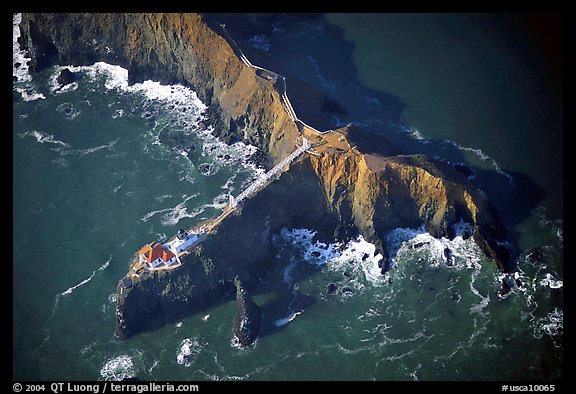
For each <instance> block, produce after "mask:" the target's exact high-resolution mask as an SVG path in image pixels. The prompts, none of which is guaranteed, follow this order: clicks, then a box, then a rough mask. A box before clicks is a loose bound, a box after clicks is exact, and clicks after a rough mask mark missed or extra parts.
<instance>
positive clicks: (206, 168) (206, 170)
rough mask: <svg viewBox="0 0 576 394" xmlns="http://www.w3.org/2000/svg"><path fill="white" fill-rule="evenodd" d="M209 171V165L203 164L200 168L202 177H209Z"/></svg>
mask: <svg viewBox="0 0 576 394" xmlns="http://www.w3.org/2000/svg"><path fill="white" fill-rule="evenodd" d="M211 169H212V168H211V167H210V164H203V165H201V166H200V171H202V174H204V175H209V174H210V170H211Z"/></svg>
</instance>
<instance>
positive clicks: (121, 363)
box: [100, 354, 136, 381]
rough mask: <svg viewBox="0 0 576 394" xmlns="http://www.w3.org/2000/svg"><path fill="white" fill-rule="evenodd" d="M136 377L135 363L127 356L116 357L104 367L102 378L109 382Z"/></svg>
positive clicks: (101, 373) (101, 372) (101, 371)
mask: <svg viewBox="0 0 576 394" xmlns="http://www.w3.org/2000/svg"><path fill="white" fill-rule="evenodd" d="M135 375H136V370H135V368H134V362H133V361H132V358H131V357H130V356H128V355H126V354H122V355H120V356H117V357H114V358H112V359H110V360H108V361H106V363H105V364H104V365H103V366H102V369H101V370H100V376H101V377H102V378H103V379H104V380H107V381H111V380H112V381H119V380H123V379H127V378H133V377H134V376H135Z"/></svg>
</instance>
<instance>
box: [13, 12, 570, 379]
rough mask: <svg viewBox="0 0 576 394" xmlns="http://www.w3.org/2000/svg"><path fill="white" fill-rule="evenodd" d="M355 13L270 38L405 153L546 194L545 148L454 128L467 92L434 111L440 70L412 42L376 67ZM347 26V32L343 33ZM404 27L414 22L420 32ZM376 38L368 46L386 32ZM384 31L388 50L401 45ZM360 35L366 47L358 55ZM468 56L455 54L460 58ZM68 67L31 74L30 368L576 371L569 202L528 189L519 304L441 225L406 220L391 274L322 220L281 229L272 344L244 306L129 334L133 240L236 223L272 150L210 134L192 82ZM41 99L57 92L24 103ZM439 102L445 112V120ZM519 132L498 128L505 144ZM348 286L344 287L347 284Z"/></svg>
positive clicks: (253, 375) (455, 373)
mask: <svg viewBox="0 0 576 394" xmlns="http://www.w3.org/2000/svg"><path fill="white" fill-rule="evenodd" d="M356 18H357V16H348V18H345V17H343V16H330V15H329V16H327V20H328V22H330V23H328V22H327V21H326V20H325V19H324V18H323V17H319V18H318V19H316V20H314V19H313V20H310V19H304V18H303V19H302V20H299V19H298V18H291V19H288V20H286V21H284V23H283V24H280V25H278V26H277V29H276V30H275V33H274V34H273V35H272V36H270V37H266V38H265V40H267V41H266V42H268V43H269V45H270V48H269V51H270V53H272V54H273V55H274V56H275V57H277V58H278V59H279V60H280V61H282V63H283V65H285V66H286V68H287V69H288V70H289V71H290V72H291V73H293V74H295V75H298V76H300V77H301V78H303V79H305V80H307V81H308V82H310V83H312V84H314V85H316V86H318V87H319V88H321V89H325V90H326V91H327V92H331V93H332V95H333V96H335V97H346V98H347V99H348V100H349V101H353V102H345V100H344V99H342V101H344V102H345V104H346V108H348V109H349V112H348V115H347V118H350V119H347V118H346V119H345V118H343V119H336V120H335V121H342V122H345V121H350V120H351V119H352V120H354V121H357V122H362V123H366V124H371V125H380V124H381V125H382V126H383V130H385V131H386V133H387V136H388V137H389V138H391V139H394V141H395V142H397V143H398V144H399V145H401V146H402V147H404V149H412V150H414V151H420V150H421V151H430V152H434V153H433V154H434V155H437V156H439V157H440V158H445V159H448V160H455V159H458V160H460V161H463V160H468V164H470V165H471V166H472V167H473V168H474V169H475V170H476V174H477V178H476V179H477V180H478V181H479V182H484V184H483V185H484V187H485V189H486V192H487V193H488V194H489V195H491V194H494V192H493V191H492V190H493V189H492V188H491V187H492V186H493V185H494V184H497V183H499V182H500V183H502V184H504V185H505V186H504V187H505V188H510V189H511V190H512V188H513V187H512V184H513V183H514V182H516V183H517V184H518V186H517V187H516V188H517V189H520V190H519V191H517V192H515V191H514V190H513V192H512V193H513V196H515V197H516V196H518V195H521V194H522V193H521V192H524V191H525V190H524V189H523V188H522V187H524V185H525V184H528V185H529V186H530V187H533V186H532V185H531V184H530V183H529V182H528V181H522V182H521V180H523V179H524V178H523V177H522V175H521V174H524V175H525V176H528V175H529V174H530V175H531V176H530V177H529V178H530V179H533V180H534V181H535V182H538V183H539V184H541V185H542V187H544V186H546V183H545V182H544V183H542V182H541V178H542V177H539V176H537V175H532V173H531V171H530V168H531V167H530V166H532V165H533V164H524V161H523V159H522V157H526V155H529V154H530V153H529V151H527V150H525V149H519V148H518V149H517V147H516V146H512V145H514V143H513V141H512V140H513V139H514V138H516V137H514V136H511V137H504V136H503V137H502V138H510V139H511V141H512V142H510V145H511V146H510V149H508V150H506V151H505V152H504V153H502V152H501V151H499V150H498V149H495V148H494V146H496V145H497V146H501V145H502V144H501V143H500V144H496V143H486V144H483V143H484V142H485V141H484V139H481V138H480V139H479V138H478V135H472V134H474V133H477V131H476V130H477V129H470V130H468V131H466V132H465V131H461V132H458V133H456V132H455V131H454V130H455V129H454V128H452V129H450V128H449V127H446V128H444V127H442V124H443V123H442V122H443V121H442V119H447V120H445V121H446V122H448V123H449V121H450V119H451V116H452V115H451V112H450V111H458V110H457V109H454V108H447V107H449V106H450V105H449V101H448V99H446V100H444V101H442V105H438V106H437V111H433V110H430V111H429V112H427V109H426V108H422V109H419V108H420V104H421V103H422V102H426V103H427V104H426V105H427V106H430V107H431V108H432V107H434V103H438V98H437V95H432V97H428V99H426V92H421V93H418V94H421V95H422V96H421V97H417V96H418V95H417V94H416V95H413V94H412V93H410V92H411V89H412V88H411V87H410V84H408V82H406V81H407V80H408V79H410V78H409V76H410V75H412V76H413V78H414V79H416V77H415V76H416V75H417V76H418V79H420V80H421V81H427V80H428V79H429V78H431V77H430V75H423V74H420V73H418V69H414V68H410V67H406V66H405V67H402V61H403V59H406V56H405V52H402V51H400V52H396V53H394V52H393V51H391V52H390V53H389V54H388V55H387V57H386V60H387V61H386V62H385V61H383V60H382V59H377V60H378V61H380V62H381V63H387V62H388V61H390V62H392V63H393V64H396V67H395V69H394V66H393V65H389V67H391V69H390V70H387V72H386V75H387V78H383V77H379V76H378V73H377V72H376V71H375V70H376V69H379V67H381V66H378V67H376V69H372V71H371V72H370V70H369V69H367V68H366V67H367V66H366V65H365V64H364V63H363V61H364V62H365V63H369V62H372V61H375V60H370V59H369V58H370V51H369V52H368V53H364V54H362V52H361V44H359V43H360V42H362V33H361V32H359V27H358V26H359V25H361V26H369V25H370V24H369V22H367V21H366V20H361V21H360V22H359V20H358V19H356ZM387 18H389V17H387ZM392 19H393V18H392ZM332 23H338V25H339V26H343V27H344V33H343V32H342V30H341V29H340V28H339V27H337V26H335V25H334V24H332ZM370 23H372V29H373V30H375V29H381V30H382V31H383V32H386V29H384V26H385V25H384V24H382V23H381V22H378V21H371V22H370ZM397 23H399V24H400V25H401V26H400V27H397V28H398V29H399V31H400V32H402V31H404V32H405V34H408V33H409V32H410V31H411V30H410V29H408V28H407V27H406V26H405V25H402V24H401V23H400V22H397ZM464 25H466V24H464ZM387 26H390V24H388V25H387ZM402 26H404V27H402ZM464 27H465V26H464ZM464 27H462V29H464ZM471 30H472V28H471ZM435 31H436V30H433V29H431V30H430V31H429V32H428V33H429V34H428V35H429V36H430V39H431V40H432V39H434V38H435V39H437V40H438V41H439V42H440V41H443V40H444V38H445V37H444V36H442V35H441V34H439V36H438V37H434V32H435ZM363 34H364V39H365V40H366V41H368V39H367V36H369V33H368V32H365V33H363ZM411 34H412V33H411ZM408 36H410V34H408ZM384 38H385V37H384ZM384 38H382V39H381V42H372V45H371V47H372V48H387V46H398V45H399V44H398V43H394V44H392V43H390V39H388V40H386V39H384ZM399 38H401V37H398V36H395V39H396V40H397V39H399ZM351 39H352V40H355V41H356V42H357V44H356V45H357V51H358V52H356V51H350V50H351V46H350V41H348V40H351ZM405 40H406V41H407V42H409V41H410V38H409V37H407V38H405ZM456 48H457V47H456ZM337 50H340V51H342V52H337V54H339V55H341V56H343V57H342V59H343V61H342V62H340V64H339V65H340V66H341V68H340V69H338V68H336V67H334V66H333V63H331V62H330V61H329V59H330V58H331V57H332V58H333V56H334V53H335V52H334V51H337ZM455 50H456V49H455ZM461 51H464V50H463V49H461ZM371 52H373V54H374V53H380V52H381V51H375V50H372V51H371ZM382 52H384V49H382ZM407 52H410V51H407ZM295 53H299V54H300V56H299V57H296V56H293V55H294V54H295ZM359 53H360V54H359ZM386 53H388V52H387V51H386ZM344 56H346V57H344ZM460 57H463V56H460ZM457 58H458V57H456V60H457ZM456 60H455V59H454V58H448V59H444V62H446V63H447V64H446V67H448V66H449V63H451V62H456ZM353 66H354V67H353ZM512 66H513V63H512V65H511V67H512ZM413 67H416V66H413ZM452 67H454V69H455V70H458V68H459V67H460V66H458V65H453V66H452ZM355 69H357V71H355V72H357V74H355V73H352V70H355ZM362 70H364V71H362ZM366 70H368V71H366ZM400 70H403V72H402V73H401V72H400ZM20 71H21V70H20ZM58 72H59V70H58V69H57V68H53V69H48V70H46V71H44V72H43V73H41V74H39V75H34V76H33V79H32V80H28V78H27V77H25V76H22V75H21V74H18V72H15V74H18V81H16V82H14V94H13V234H14V237H13V251H14V254H13V255H14V258H13V323H12V324H13V338H12V343H13V371H12V376H13V379H14V380H111V379H121V378H126V377H136V378H140V379H144V380H148V379H151V380H159V381H164V380H206V379H208V380H498V379H535V380H545V379H554V378H560V377H562V376H563V372H562V350H563V349H562V345H563V340H562V330H563V270H562V265H563V257H562V255H563V238H562V237H563V230H562V228H563V222H562V220H561V214H560V216H558V214H557V212H562V211H561V208H560V210H559V211H558V210H557V209H558V207H557V206H556V207H555V208H554V201H553V199H546V198H545V199H540V200H538V201H537V203H534V204H527V203H524V202H522V201H520V202H519V203H518V206H519V207H520V208H521V209H520V208H518V211H521V212H518V213H516V214H513V213H510V214H509V215H508V216H506V217H507V218H509V219H510V220H513V224H514V225H515V226H516V227H515V228H517V229H520V230H517V231H518V232H519V233H520V234H521V236H519V237H518V244H519V246H518V247H517V253H518V257H519V265H518V271H517V275H516V278H517V279H518V280H519V281H520V283H521V284H522V285H521V287H518V288H515V289H514V291H513V294H512V295H511V296H510V297H509V298H508V299H506V300H504V301H501V302H499V301H497V299H496V292H497V290H498V287H499V284H500V280H501V275H500V274H499V273H498V272H497V271H496V269H495V267H494V265H493V264H492V263H491V262H490V261H488V260H487V259H486V258H485V257H484V256H482V254H481V253H480V251H479V250H478V248H477V247H476V246H475V245H474V244H473V242H472V240H470V239H469V240H466V241H465V240H463V239H462V238H461V237H457V238H456V239H455V240H453V241H449V240H445V239H443V240H435V239H433V238H431V237H430V236H429V235H428V234H427V233H426V231H425V229H398V230H396V231H394V232H392V233H390V234H387V235H386V236H387V239H388V241H389V247H390V248H391V250H392V251H394V253H393V256H392V257H393V263H394V265H393V267H392V269H391V271H390V272H389V273H388V274H387V276H381V275H379V274H378V269H377V261H378V256H374V254H373V250H372V249H371V246H370V244H368V243H366V242H364V241H363V240H361V239H359V240H357V241H356V242H354V243H352V244H351V245H348V247H347V248H346V249H345V250H346V252H345V253H344V254H341V253H340V252H338V251H337V250H336V248H335V247H333V246H330V245H322V244H318V243H316V241H317V240H316V239H311V237H312V234H311V233H309V232H307V231H306V230H304V229H300V230H297V229H286V230H285V231H283V232H281V233H279V234H277V235H276V236H275V238H274V240H275V245H276V250H277V257H276V263H277V269H275V270H274V271H273V272H271V273H270V275H269V276H268V277H267V278H266V279H265V280H264V281H263V283H262V284H261V285H260V286H258V287H257V288H256V289H255V290H254V294H255V297H254V298H255V301H256V302H257V303H258V304H259V305H261V306H262V308H263V311H264V323H263V329H262V335H261V337H260V338H259V339H258V341H257V343H256V345H255V346H254V347H252V348H249V349H238V348H236V347H235V346H234V344H233V334H232V324H233V319H234V316H235V307H234V304H233V303H223V304H221V305H218V306H216V307H214V308H212V309H209V310H205V311H202V312H201V313H198V314H194V315H191V316H188V317H186V318H184V319H181V320H179V321H175V322H173V323H170V324H167V325H165V326H163V327H160V328H157V329H154V330H151V331H148V332H145V333H142V334H139V335H137V336H135V337H133V338H131V339H129V340H127V341H119V340H117V339H116V338H114V336H113V330H114V317H115V316H114V313H115V311H114V308H115V304H114V292H115V288H116V284H117V281H118V280H119V279H120V278H121V277H122V276H123V275H124V274H125V273H126V270H127V268H128V261H129V259H130V256H131V255H132V254H133V253H134V251H135V250H137V249H138V248H139V247H141V246H142V245H143V244H145V243H147V242H150V241H152V240H158V239H163V238H165V237H167V236H170V235H172V234H174V233H175V232H176V231H177V230H178V228H180V227H185V226H189V225H193V224H195V223H197V222H198V221H200V220H201V219H203V218H206V217H212V216H215V215H217V214H218V213H219V212H220V210H221V209H222V208H223V206H224V204H225V203H226V201H227V198H228V194H229V193H232V194H234V195H237V194H238V193H240V191H241V190H242V189H243V188H244V187H246V185H248V183H249V181H250V180H251V179H253V177H255V176H257V174H258V172H259V171H261V170H258V169H256V168H254V166H252V165H251V164H250V161H249V160H248V159H249V156H251V154H252V153H253V152H254V150H253V148H251V147H249V146H246V145H242V144H237V145H234V146H230V147H229V146H226V145H224V144H222V143H219V142H218V141H216V140H215V139H214V138H213V137H212V136H211V135H210V126H209V125H208V124H206V123H205V122H204V121H202V109H203V104H202V103H201V102H199V101H198V100H197V99H196V98H195V96H194V94H193V92H191V91H190V90H188V89H185V88H183V87H181V86H173V87H169V86H161V85H159V84H156V83H153V82H147V83H145V84H141V85H138V86H135V87H130V88H129V87H127V86H126V84H125V81H126V75H125V70H121V69H119V68H116V67H111V66H109V65H103V64H99V65H95V66H90V67H86V68H82V69H78V71H77V73H78V74H79V75H81V76H82V78H81V79H80V80H79V81H78V83H77V85H74V86H73V87H71V88H69V89H67V90H65V91H58V90H55V89H54V84H53V79H54V78H55V76H56V75H57V73H58ZM453 74H457V72H456V71H455V72H453V73H451V75H453ZM392 75H397V78H398V79H397V80H395V81H394V84H395V85H394V86H393V87H391V85H388V82H386V81H387V80H394V77H392ZM402 79H404V81H405V82H402ZM433 79H434V78H433ZM435 79H438V80H441V79H442V78H440V77H438V76H436V77H435ZM446 79H449V78H448V77H446ZM358 81H361V83H359V82H358ZM477 83H478V84H479V85H480V84H484V83H485V81H482V83H480V82H477ZM367 87H369V88H367ZM23 91H25V94H22V92H23ZM381 91H385V92H388V93H390V94H391V95H394V96H396V97H399V98H400V101H402V102H405V103H406V107H405V109H404V112H402V117H403V118H404V119H403V121H402V122H401V121H400V119H398V118H397V117H395V112H394V111H392V110H390V108H396V107H395V105H396V104H397V102H398V101H395V100H393V99H391V98H390V97H389V96H384V95H382V94H381ZM378 92H380V93H378ZM428 92H429V91H428ZM34 94H42V95H43V97H44V98H37V99H32V100H28V101H26V100H25V99H24V98H26V97H34ZM428 95H429V96H430V95H431V94H430V93H428ZM447 96H448V95H447ZM386 99H389V100H388V101H386ZM348 104H350V105H348ZM477 105H478V107H482V106H484V105H485V103H481V102H478V103H477ZM425 107H426V106H425ZM410 111H412V112H410ZM430 112H438V114H437V115H436V116H435V117H432V118H430V123H429V124H428V123H426V121H425V120H426V119H427V116H426V114H427V113H430ZM418 114H420V115H418ZM547 114H548V113H547ZM534 116H536V115H534ZM379 122H381V123H379ZM494 123H497V122H496V121H494ZM411 127H413V128H417V129H418V131H419V134H417V133H415V132H414V129H411ZM446 130H448V131H446ZM449 130H452V131H449ZM537 130H539V129H534V131H533V132H532V133H528V135H527V139H531V136H532V134H533V135H534V138H535V139H536V141H532V140H530V141H528V142H526V144H528V145H530V144H537V143H538V141H539V139H540V138H541V136H540V132H539V131H537ZM505 132H506V131H505V130H504V129H498V131H494V133H495V135H497V136H500V135H501V134H503V133H505ZM443 133H445V134H443ZM426 139H431V141H430V142H426ZM432 139H433V140H432ZM436 140H438V141H436ZM446 140H449V141H455V142H456V143H453V142H448V143H446V142H445V141H446ZM478 141H480V142H478ZM483 141H484V142H483ZM560 145H561V142H560ZM467 148H469V149H468V150H467ZM471 149H474V150H477V149H481V151H482V152H483V154H484V155H485V156H488V157H490V158H489V159H482V158H481V157H480V156H479V155H478V154H477V153H476V151H472V150H471ZM507 156H511V157H507ZM512 156H514V157H512ZM528 157H529V159H530V161H533V162H537V163H540V164H541V165H543V166H544V165H546V166H548V165H549V167H546V168H548V170H546V171H547V172H549V173H550V174H551V175H550V176H551V177H554V176H556V175H555V174H552V172H553V170H552V168H557V167H554V166H556V165H557V163H547V162H546V161H547V160H548V159H549V158H546V159H544V158H542V157H541V156H540V155H539V154H532V156H528ZM494 163H497V168H496V167H495V166H494ZM515 163H516V164H515ZM560 168H561V167H560ZM497 170H500V172H498V171H497ZM543 178H545V177H543ZM506 190H508V189H506ZM529 190H531V189H529ZM546 190H548V189H546ZM560 190H561V189H560ZM555 191H556V192H558V189H555ZM560 195H561V193H560ZM496 200H497V201H500V204H501V206H508V205H507V204H510V202H509V201H507V200H506V199H505V198H504V199H500V200H498V199H496ZM526 207H529V208H530V211H529V214H528V215H527V214H526V212H525V210H526V209H525V208H526ZM555 209H556V210H555ZM551 212H554V213H551ZM446 246H449V247H450V248H451V249H452V250H453V251H454V256H455V265H454V266H447V265H446V264H445V263H444V261H443V259H442V251H443V248H444V247H446ZM533 247H539V250H540V251H541V253H542V259H541V261H540V262H537V261H535V260H534V259H531V258H529V257H527V256H526V255H527V252H528V251H529V250H530V249H531V248H533ZM314 251H315V252H316V253H312V252H314ZM331 283H332V284H334V285H335V287H336V291H335V292H334V293H333V294H328V292H327V291H326V288H327V286H328V285H329V284H331Z"/></svg>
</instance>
